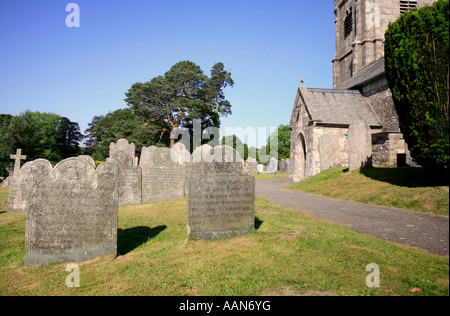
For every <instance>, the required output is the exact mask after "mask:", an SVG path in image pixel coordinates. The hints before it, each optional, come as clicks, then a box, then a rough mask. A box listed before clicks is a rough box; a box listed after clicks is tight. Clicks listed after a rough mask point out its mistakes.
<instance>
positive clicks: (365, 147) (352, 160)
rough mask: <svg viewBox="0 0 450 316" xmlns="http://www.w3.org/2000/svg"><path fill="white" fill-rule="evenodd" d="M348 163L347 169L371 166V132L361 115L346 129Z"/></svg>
mask: <svg viewBox="0 0 450 316" xmlns="http://www.w3.org/2000/svg"><path fill="white" fill-rule="evenodd" d="M348 165H349V171H353V170H357V169H360V168H367V167H371V166H372V133H371V131H370V127H369V125H368V124H367V122H366V121H365V120H364V119H363V118H361V117H357V118H356V119H355V120H354V121H353V123H352V124H351V125H350V127H349V129H348Z"/></svg>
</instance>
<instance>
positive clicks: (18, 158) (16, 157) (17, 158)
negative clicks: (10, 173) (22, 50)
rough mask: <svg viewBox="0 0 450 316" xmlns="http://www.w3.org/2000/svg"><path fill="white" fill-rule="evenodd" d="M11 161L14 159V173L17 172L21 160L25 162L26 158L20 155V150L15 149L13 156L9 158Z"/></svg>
mask: <svg viewBox="0 0 450 316" xmlns="http://www.w3.org/2000/svg"><path fill="white" fill-rule="evenodd" d="M10 158H11V159H14V173H16V172H19V170H20V163H21V161H22V160H26V159H27V156H24V155H22V149H20V148H19V149H17V150H16V154H15V155H11V156H10Z"/></svg>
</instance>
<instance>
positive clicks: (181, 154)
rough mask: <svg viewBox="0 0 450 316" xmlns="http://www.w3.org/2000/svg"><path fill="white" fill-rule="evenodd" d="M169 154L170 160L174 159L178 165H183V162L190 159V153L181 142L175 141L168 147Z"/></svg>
mask: <svg viewBox="0 0 450 316" xmlns="http://www.w3.org/2000/svg"><path fill="white" fill-rule="evenodd" d="M170 154H171V158H172V160H173V161H176V162H177V164H179V165H184V164H185V163H187V162H190V161H191V154H190V153H189V151H188V150H187V149H186V147H185V146H184V144H182V143H176V144H175V145H173V147H172V148H171V149H170Z"/></svg>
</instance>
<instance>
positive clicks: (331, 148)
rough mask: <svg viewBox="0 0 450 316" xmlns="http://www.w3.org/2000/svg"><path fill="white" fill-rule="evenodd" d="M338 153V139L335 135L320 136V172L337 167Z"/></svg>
mask: <svg viewBox="0 0 450 316" xmlns="http://www.w3.org/2000/svg"><path fill="white" fill-rule="evenodd" d="M339 153H340V151H339V138H338V137H337V136H336V135H330V134H325V135H322V136H321V137H320V138H319V156H320V171H325V170H329V169H333V168H336V167H339V166H340V165H341V159H340V157H339Z"/></svg>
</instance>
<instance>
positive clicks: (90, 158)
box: [77, 155, 95, 168]
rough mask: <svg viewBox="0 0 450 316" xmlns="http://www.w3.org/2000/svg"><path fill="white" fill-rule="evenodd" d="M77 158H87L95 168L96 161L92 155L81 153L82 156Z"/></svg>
mask: <svg viewBox="0 0 450 316" xmlns="http://www.w3.org/2000/svg"><path fill="white" fill-rule="evenodd" d="M77 158H79V159H83V160H86V161H87V162H88V163H89V164H90V165H91V166H92V167H94V168H95V161H94V159H93V158H92V157H91V156H88V155H81V156H78V157H77Z"/></svg>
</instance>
